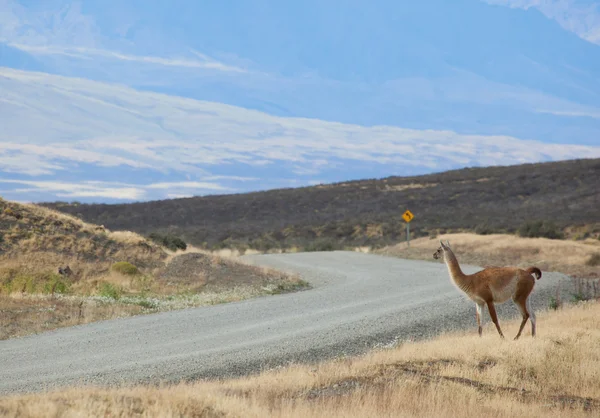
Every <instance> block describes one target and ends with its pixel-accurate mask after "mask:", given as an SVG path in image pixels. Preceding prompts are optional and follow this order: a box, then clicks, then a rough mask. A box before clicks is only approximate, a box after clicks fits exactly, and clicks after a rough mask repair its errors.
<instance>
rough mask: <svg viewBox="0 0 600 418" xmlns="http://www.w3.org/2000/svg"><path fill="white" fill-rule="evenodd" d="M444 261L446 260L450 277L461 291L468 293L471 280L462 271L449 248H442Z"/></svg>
mask: <svg viewBox="0 0 600 418" xmlns="http://www.w3.org/2000/svg"><path fill="white" fill-rule="evenodd" d="M444 261H445V262H446V266H448V273H450V279H451V280H452V281H453V282H454V284H455V285H456V286H458V288H459V289H461V290H462V291H463V292H466V293H469V292H470V290H471V288H472V283H471V280H470V278H469V276H467V275H466V274H465V273H463V272H462V270H461V269H460V265H459V264H458V260H457V259H456V256H455V255H454V253H453V252H452V250H450V249H449V248H448V249H445V250H444Z"/></svg>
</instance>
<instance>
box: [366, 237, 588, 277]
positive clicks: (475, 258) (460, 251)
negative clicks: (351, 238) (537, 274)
mask: <svg viewBox="0 0 600 418" xmlns="http://www.w3.org/2000/svg"><path fill="white" fill-rule="evenodd" d="M439 240H444V241H445V240H449V241H450V244H451V245H452V249H453V251H454V253H455V254H456V256H457V258H458V261H459V262H460V263H461V264H474V265H479V266H491V265H494V266H516V267H528V266H531V265H535V266H537V267H539V268H540V269H542V270H544V271H558V272H562V273H565V274H569V275H577V276H582V277H589V278H595V277H600V269H599V268H598V267H597V266H589V265H587V263H588V260H590V259H591V257H592V256H593V255H594V254H598V253H600V241H598V240H592V239H589V240H586V241H567V240H552V239H547V238H522V237H518V236H515V235H507V234H494V235H476V234H470V233H460V234H444V235H439V236H437V237H435V238H434V239H430V238H427V237H426V238H418V239H415V240H411V242H410V247H407V245H406V243H401V244H397V245H394V246H391V247H386V248H383V249H380V250H377V251H375V252H376V253H378V254H384V255H391V256H396V257H402V258H412V259H422V260H433V258H432V255H433V253H434V252H435V250H436V249H437V248H438V246H439Z"/></svg>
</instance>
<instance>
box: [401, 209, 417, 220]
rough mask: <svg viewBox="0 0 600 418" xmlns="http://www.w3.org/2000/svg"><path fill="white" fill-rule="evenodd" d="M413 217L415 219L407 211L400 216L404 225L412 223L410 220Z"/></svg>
mask: <svg viewBox="0 0 600 418" xmlns="http://www.w3.org/2000/svg"><path fill="white" fill-rule="evenodd" d="M414 217H415V215H413V214H412V212H411V211H410V210H407V211H406V212H404V213H403V214H402V219H404V220H405V221H406V223H409V222H410V221H412V219H413V218H414Z"/></svg>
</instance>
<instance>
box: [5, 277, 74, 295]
mask: <svg viewBox="0 0 600 418" xmlns="http://www.w3.org/2000/svg"><path fill="white" fill-rule="evenodd" d="M68 291H69V283H68V282H66V281H64V280H63V278H62V277H61V276H59V275H58V274H56V273H43V274H39V275H32V274H26V273H22V272H16V273H15V274H14V275H10V276H8V277H5V278H3V279H2V280H1V282H0V293H6V294H10V293H16V292H24V293H29V294H34V293H42V294H48V293H67V292H68Z"/></svg>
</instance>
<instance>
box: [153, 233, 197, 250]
mask: <svg viewBox="0 0 600 418" xmlns="http://www.w3.org/2000/svg"><path fill="white" fill-rule="evenodd" d="M148 238H150V239H151V240H152V241H154V242H155V243H157V244H158V245H162V246H163V247H166V248H168V249H169V250H171V251H177V250H185V249H187V244H186V243H185V241H184V240H182V239H181V238H179V237H176V236H175V235H170V234H167V235H161V234H159V233H157V232H153V233H151V234H150V235H149V236H148Z"/></svg>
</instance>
